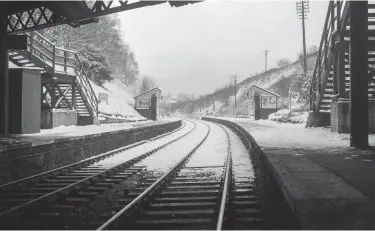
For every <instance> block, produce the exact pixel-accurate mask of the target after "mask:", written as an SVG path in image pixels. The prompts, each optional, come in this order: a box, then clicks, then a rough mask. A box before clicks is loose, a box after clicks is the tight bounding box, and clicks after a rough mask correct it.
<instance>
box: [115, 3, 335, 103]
mask: <svg viewBox="0 0 375 231" xmlns="http://www.w3.org/2000/svg"><path fill="white" fill-rule="evenodd" d="M327 4H328V2H327V1H322V2H316V1H313V2H310V12H309V14H308V20H307V21H306V40H307V41H306V43H307V46H308V47H309V46H311V45H317V46H318V45H319V42H320V37H321V33H322V28H323V23H324V20H325V15H326V12H327ZM119 18H120V19H121V27H122V30H123V34H124V40H125V41H126V42H127V43H128V44H129V45H130V47H131V49H132V50H133V51H134V53H135V55H136V58H137V61H138V63H139V67H140V70H141V73H142V74H147V75H150V76H152V77H154V79H155V80H156V82H157V85H158V86H159V87H160V88H161V89H162V90H163V93H164V94H165V93H168V92H170V93H172V94H178V93H180V92H182V93H190V94H191V93H194V94H195V96H198V95H200V94H208V93H212V92H213V91H214V90H215V89H216V88H218V87H220V86H223V85H224V84H226V83H228V82H229V78H230V76H231V75H234V74H236V75H237V76H238V78H239V79H240V80H243V79H245V78H246V77H248V76H249V75H250V74H253V73H255V72H262V71H264V63H265V56H264V52H263V50H265V49H267V50H269V51H270V53H269V55H268V67H269V68H272V67H276V63H277V61H278V60H279V59H280V58H284V57H285V58H288V59H290V60H292V61H295V60H296V58H297V53H298V52H300V51H301V50H302V25H301V20H299V19H298V16H297V14H296V4H295V2H292V1H285V2H284V1H245V0H237V1H228V0H227V1H223V0H206V1H204V2H201V3H196V4H191V5H187V6H184V7H179V8H172V7H170V5H169V4H161V5H156V6H149V7H145V8H141V9H136V10H132V11H128V12H123V13H119Z"/></svg>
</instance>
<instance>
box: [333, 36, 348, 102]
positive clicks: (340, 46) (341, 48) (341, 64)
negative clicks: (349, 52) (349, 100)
mask: <svg viewBox="0 0 375 231" xmlns="http://www.w3.org/2000/svg"><path fill="white" fill-rule="evenodd" d="M340 37H341V36H340ZM345 46H346V44H345V42H344V40H343V39H341V38H340V41H339V42H338V43H337V44H336V50H337V52H336V55H337V58H335V60H337V66H336V68H337V69H336V70H337V72H336V73H337V77H336V78H337V88H338V92H337V93H338V98H344V97H345V50H346V49H345V48H346V47H345Z"/></svg>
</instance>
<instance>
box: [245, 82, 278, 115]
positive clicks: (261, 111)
mask: <svg viewBox="0 0 375 231" xmlns="http://www.w3.org/2000/svg"><path fill="white" fill-rule="evenodd" d="M247 96H248V99H249V111H248V113H249V114H250V115H252V116H254V118H255V119H256V120H258V119H268V116H269V115H270V114H271V113H274V112H276V111H278V110H279V109H280V105H281V102H280V96H279V95H277V94H275V93H273V92H270V91H268V90H266V89H264V88H261V87H258V86H256V85H253V86H252V87H250V89H249V92H248V94H247Z"/></svg>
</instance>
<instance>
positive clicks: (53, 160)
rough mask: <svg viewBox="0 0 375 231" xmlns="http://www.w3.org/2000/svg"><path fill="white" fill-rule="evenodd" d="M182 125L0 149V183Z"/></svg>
mask: <svg viewBox="0 0 375 231" xmlns="http://www.w3.org/2000/svg"><path fill="white" fill-rule="evenodd" d="M180 126H181V121H175V122H169V123H164V124H158V125H151V126H145V127H138V128H132V129H127V130H120V131H114V132H105V133H100V134H95V135H87V136H80V137H70V138H60V139H57V140H54V141H51V143H48V144H43V145H35V146H34V145H33V144H32V143H26V142H24V143H22V144H18V145H15V146H14V147H9V148H7V150H3V151H1V150H0V185H2V184H4V183H7V182H10V181H14V180H17V179H21V178H24V177H28V176H31V175H35V174H38V173H41V172H44V171H47V170H51V169H54V168H58V167H61V166H64V165H68V164H72V163H75V162H77V161H80V160H83V159H86V158H88V157H92V156H95V155H98V154H101V153H104V152H108V151H111V150H114V149H117V148H120V147H123V146H127V145H130V144H133V143H135V142H139V141H142V140H148V139H150V138H153V137H156V136H158V135H161V134H163V133H166V132H170V131H172V130H174V129H176V128H178V127H180Z"/></svg>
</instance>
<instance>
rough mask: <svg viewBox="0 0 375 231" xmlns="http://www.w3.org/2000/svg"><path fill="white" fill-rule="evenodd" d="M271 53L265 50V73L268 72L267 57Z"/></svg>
mask: <svg viewBox="0 0 375 231" xmlns="http://www.w3.org/2000/svg"><path fill="white" fill-rule="evenodd" d="M269 52H270V51H269V50H264V55H265V56H266V62H265V71H267V55H268V53H269Z"/></svg>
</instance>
